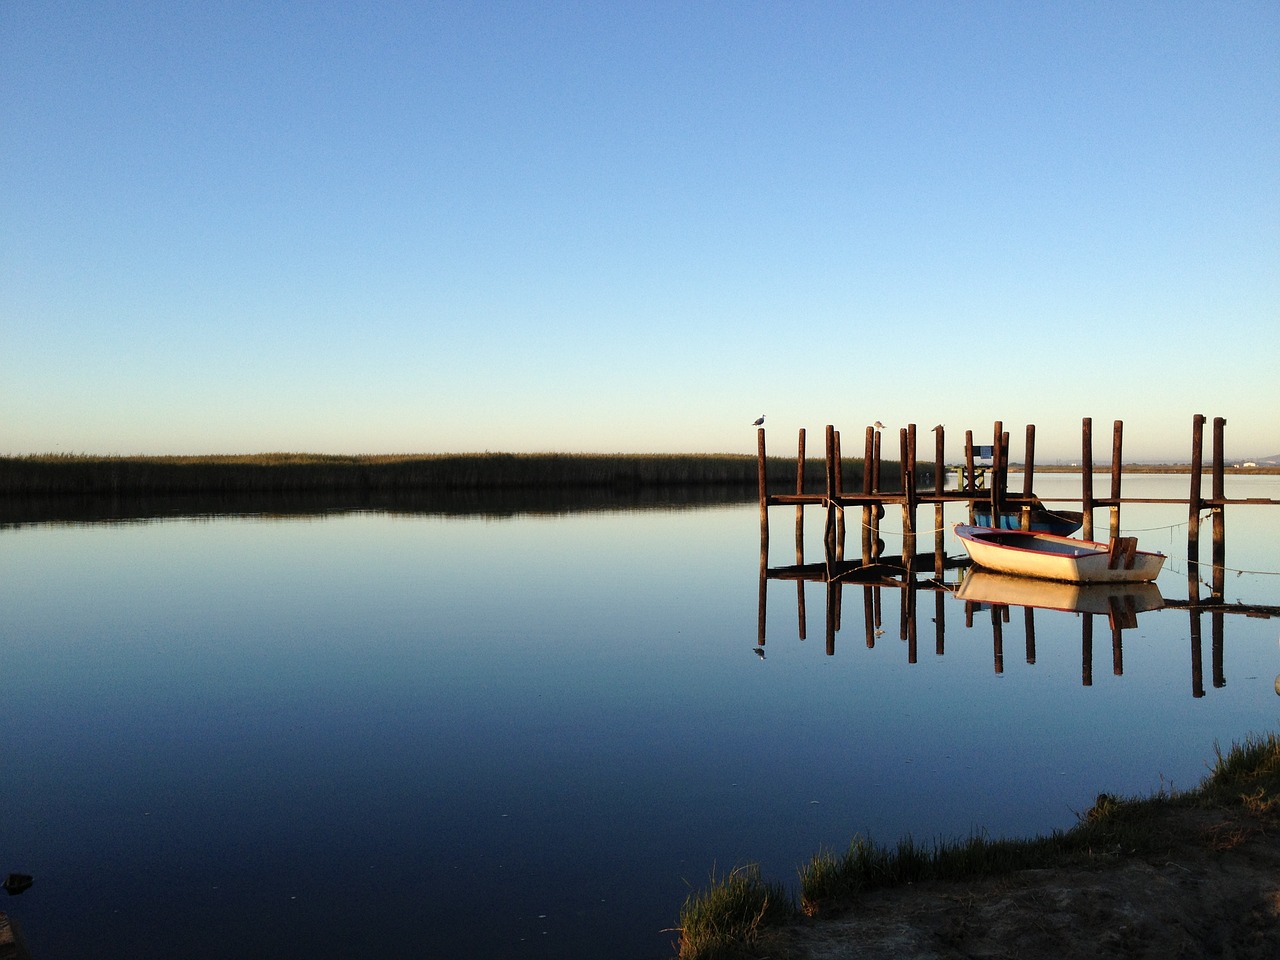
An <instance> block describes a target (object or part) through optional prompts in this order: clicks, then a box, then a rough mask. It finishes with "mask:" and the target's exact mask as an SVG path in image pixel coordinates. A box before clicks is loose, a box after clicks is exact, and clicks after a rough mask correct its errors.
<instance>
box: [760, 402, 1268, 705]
mask: <svg viewBox="0 0 1280 960" xmlns="http://www.w3.org/2000/svg"><path fill="white" fill-rule="evenodd" d="M1206 422H1207V421H1206V418H1205V417H1204V416H1201V415H1197V416H1195V417H1194V418H1193V421H1192V431H1191V457H1190V462H1191V469H1190V473H1189V475H1188V489H1187V495H1186V497H1177V498H1151V497H1127V496H1125V495H1124V492H1123V488H1124V483H1123V480H1124V477H1123V460H1122V453H1123V432H1124V427H1123V423H1122V422H1121V421H1119V420H1117V421H1115V423H1114V425H1113V428H1112V438H1111V440H1112V442H1111V461H1110V468H1109V474H1110V479H1111V483H1110V490H1109V495H1108V496H1105V497H1096V496H1095V495H1094V492H1093V488H1094V480H1095V476H1096V471H1095V469H1094V458H1093V432H1092V422H1091V420H1090V419H1089V418H1085V419H1084V420H1083V421H1082V424H1081V464H1080V473H1081V491H1080V496H1079V498H1071V499H1062V498H1048V499H1046V500H1045V501H1041V500H1040V499H1039V498H1037V497H1036V495H1035V493H1034V492H1033V483H1034V480H1035V427H1034V426H1033V425H1029V426H1027V428H1026V442H1025V453H1024V461H1023V463H1022V464H1021V465H1020V467H1021V472H1022V489H1021V490H1020V491H1016V492H1015V491H1011V490H1010V489H1009V472H1010V470H1009V465H1010V457H1009V433H1008V431H1006V430H1005V429H1004V427H1003V424H1002V423H1001V422H1000V421H997V422H996V423H995V425H994V429H993V434H992V438H991V439H992V442H991V444H990V445H985V444H984V445H977V444H975V442H974V434H973V431H971V430H970V431H965V435H964V451H963V459H962V460H961V461H960V462H959V464H958V465H957V466H954V467H950V468H949V467H948V461H947V459H946V456H945V453H946V450H945V437H944V431H943V427H942V425H938V426H936V427H934V428H933V430H932V432H933V434H934V451H933V456H934V459H933V461H932V469H929V468H928V466H926V470H927V472H928V479H929V481H930V482H927V483H926V484H925V485H923V487H922V485H921V484H919V483H918V477H919V476H920V469H919V467H920V464H919V461H918V459H917V451H916V427H915V425H914V424H911V425H908V426H906V427H903V428H901V429H900V430H899V433H898V453H899V456H900V464H901V478H902V479H901V483H900V485H899V486H898V487H897V488H896V489H885V488H883V487H882V486H881V484H880V476H881V469H880V466H881V438H882V433H883V431H882V430H881V429H880V428H877V427H867V428H866V430H865V433H864V460H863V470H862V477H861V483H860V484H859V486H860V489H857V490H848V489H846V488H845V486H844V477H843V472H842V457H841V449H840V434H839V432H838V431H837V430H836V429H835V428H834V427H833V426H830V425H828V426H827V428H826V435H825V440H826V444H825V483H824V489H822V490H820V491H813V490H806V489H805V462H806V456H805V431H804V430H803V429H802V430H800V433H799V441H798V448H797V455H796V483H795V489H794V491H786V492H771V491H769V489H768V485H767V482H766V475H765V456H766V450H765V431H764V429H763V428H760V429H759V430H758V432H757V447H758V458H759V484H760V497H759V499H760V589H759V610H758V623H759V632H758V636H757V643H758V647H759V650H760V651H761V652H762V651H763V649H764V643H765V620H766V608H767V584H768V581H770V580H782V581H790V582H795V583H796V587H797V592H796V604H797V615H798V620H799V623H798V626H799V634H800V638H801V639H804V637H805V633H806V629H807V625H806V610H805V593H804V587H805V584H806V583H821V584H824V585H825V587H826V603H825V608H826V609H825V621H826V624H825V627H826V629H825V633H826V645H827V653H828V654H834V652H835V636H836V632H837V631H838V630H839V629H840V622H841V616H842V605H843V604H842V594H843V588H844V587H846V586H848V587H861V588H862V595H863V620H864V625H865V632H866V642H867V645H868V646H873V645H874V644H875V638H876V636H877V635H878V634H879V633H882V632H883V630H880V629H879V625H880V622H881V617H880V609H881V588H886V587H888V588H898V589H899V591H900V593H899V599H900V603H901V608H902V609H901V615H900V623H901V624H902V634H903V635H902V637H901V639H903V640H905V641H906V642H907V649H908V656H909V659H910V660H911V662H914V661H915V657H916V603H917V595H918V594H919V593H920V592H921V591H924V592H925V593H931V594H932V595H933V597H934V605H933V606H934V610H933V617H932V618H931V619H932V622H933V624H934V630H935V646H936V651H937V653H939V654H941V653H942V649H943V625H944V623H945V619H946V615H945V608H944V606H943V598H944V597H945V596H946V595H947V594H949V593H951V592H952V590H953V589H954V584H952V583H948V582H947V580H946V572H947V571H948V570H954V569H956V568H959V567H965V566H968V565H969V561H968V558H967V557H947V556H946V554H945V551H944V537H945V530H944V525H943V509H944V507H945V506H946V505H947V504H949V503H966V504H968V505H969V519H970V521H972V520H973V515H974V508H975V507H976V506H978V505H982V506H984V507H986V508H987V509H989V510H990V511H991V514H992V516H993V517H1018V518H1019V521H1020V525H1021V526H1023V527H1024V528H1026V527H1027V526H1028V525H1029V522H1030V517H1031V511H1032V509H1033V508H1035V507H1038V506H1039V505H1041V503H1043V502H1052V503H1070V504H1076V503H1078V504H1079V505H1080V511H1081V513H1082V523H1081V527H1082V529H1081V533H1082V535H1083V537H1084V538H1085V539H1095V537H1094V511H1096V510H1099V509H1105V510H1108V511H1109V513H1110V523H1109V527H1110V537H1111V539H1112V540H1115V539H1116V538H1117V537H1118V536H1119V531H1120V510H1121V507H1122V506H1123V505H1125V504H1133V503H1154V504H1160V503H1165V504H1182V505H1185V506H1186V507H1187V520H1188V541H1187V558H1188V562H1187V597H1188V598H1187V600H1185V601H1176V600H1165V601H1164V602H1165V605H1166V606H1181V607H1185V608H1186V609H1187V611H1188V613H1189V615H1190V617H1191V632H1192V639H1193V647H1194V650H1195V651H1196V652H1197V653H1196V656H1195V657H1194V661H1195V664H1194V666H1193V689H1194V691H1195V695H1196V696H1203V691H1204V687H1203V682H1202V679H1201V678H1202V671H1201V670H1200V669H1199V655H1198V650H1199V638H1200V634H1201V629H1200V618H1201V616H1202V615H1206V614H1207V615H1208V616H1209V617H1210V619H1211V623H1212V627H1211V629H1212V634H1213V637H1214V651H1215V668H1214V676H1215V686H1216V685H1217V680H1218V666H1217V663H1218V661H1219V659H1220V656H1221V643H1222V640H1221V637H1222V618H1223V615H1224V614H1226V613H1241V614H1245V615H1248V616H1262V617H1271V616H1280V608H1277V607H1261V606H1258V607H1249V606H1242V605H1239V604H1232V605H1225V604H1224V603H1223V599H1222V598H1223V594H1224V590H1225V586H1224V581H1225V571H1226V567H1225V536H1226V534H1225V527H1226V523H1225V512H1226V508H1227V507H1229V506H1233V505H1240V504H1250V505H1256V504H1266V505H1280V500H1274V499H1265V498H1229V497H1227V496H1226V494H1225V476H1226V462H1225V458H1224V454H1223V432H1224V427H1225V424H1226V421H1225V420H1224V419H1223V418H1221V417H1218V418H1215V419H1214V421H1213V432H1212V449H1211V455H1210V460H1209V464H1208V470H1207V471H1206V469H1205V457H1204V427H1205V424H1206ZM980 461H989V462H988V463H985V464H984V463H980ZM952 462H953V463H954V462H955V461H952ZM1206 472H1207V473H1208V474H1209V487H1210V489H1209V494H1208V496H1206V495H1205V491H1204V474H1205V473H1206ZM949 473H956V474H957V475H958V476H959V478H960V482H959V483H958V485H957V486H956V487H955V488H954V489H946V478H947V476H948V474H949ZM1104 475H1105V474H1104ZM928 505H932V506H933V507H934V524H933V533H934V544H933V551H932V552H917V548H916V529H917V528H916V513H917V511H918V510H919V509H920V508H921V507H922V506H928ZM776 506H794V507H795V508H796V517H795V538H796V541H795V542H796V554H795V556H796V562H795V563H794V564H791V565H786V566H777V567H770V566H769V562H768V556H769V508H770V507H776ZM808 507H816V508H818V509H821V510H823V511H825V514H826V522H825V525H824V534H823V546H824V551H823V553H824V556H823V559H822V560H821V561H818V562H806V560H805V552H804V511H805V509H806V508H808ZM893 507H896V508H898V509H900V510H901V511H902V536H903V547H902V553H901V556H900V557H896V556H895V557H886V556H885V555H884V543H883V541H882V540H881V539H880V537H879V523H880V520H882V519H883V518H884V516H885V512H886V509H888V508H893ZM850 509H854V510H860V511H861V515H862V524H861V529H862V536H861V556H860V557H859V558H855V559H846V557H845V521H844V513H845V511H846V510H850ZM1206 510H1207V511H1208V512H1209V515H1210V519H1211V521H1212V556H1213V560H1212V564H1211V570H1210V578H1209V581H1206V580H1205V579H1204V578H1203V577H1202V573H1201V564H1200V562H1199V538H1200V529H1201V515H1202V513H1203V512H1204V511H1206ZM992 522H993V523H994V522H997V521H995V520H994V519H993V521H992ZM926 571H927V572H928V573H926V575H925V576H924V577H923V578H921V577H919V576H917V574H918V573H925V572H926ZM1210 581H1211V584H1212V585H1211V593H1210V595H1209V596H1208V597H1204V598H1202V597H1201V589H1200V588H1201V584H1202V583H1204V582H1210ZM997 606H999V605H997ZM975 609H976V608H975V607H974V606H972V605H970V604H969V603H968V602H966V626H968V625H971V624H972V614H973V612H974V610H975ZM993 610H994V608H993ZM1007 616H1008V607H1007V606H1005V607H1003V613H1002V614H1000V613H996V612H993V618H995V617H1003V618H1007ZM1025 618H1026V623H1027V630H1028V635H1027V642H1028V650H1029V651H1032V652H1030V653H1029V656H1030V657H1032V658H1034V652H1033V651H1034V644H1035V640H1034V625H1033V617H1032V612H1031V610H1030V608H1027V610H1026V611H1025ZM1108 619H1109V621H1110V626H1111V631H1112V640H1113V656H1114V659H1115V665H1116V668H1117V670H1119V669H1121V666H1120V665H1121V663H1122V661H1121V659H1120V657H1121V654H1120V650H1121V647H1120V631H1121V630H1122V629H1127V628H1129V627H1131V626H1132V621H1131V620H1130V618H1127V617H1121V616H1117V615H1115V612H1114V611H1113V615H1112V616H1110V617H1109V618H1108ZM993 624H995V626H994V630H995V634H996V643H997V650H996V652H995V656H996V664H997V669H999V668H1000V667H999V665H1000V664H1001V663H1002V658H1003V654H1002V652H1001V651H1000V644H1001V641H1000V625H999V623H997V622H996V620H995V619H993ZM1081 629H1082V642H1084V643H1085V651H1086V654H1087V652H1088V651H1089V650H1091V649H1092V616H1091V615H1086V616H1085V618H1084V622H1083V623H1082V627H1081ZM1085 663H1086V672H1085V682H1086V683H1089V682H1091V677H1092V670H1091V667H1089V666H1088V665H1089V664H1090V663H1091V654H1087V657H1086V661H1085Z"/></svg>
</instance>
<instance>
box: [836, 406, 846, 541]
mask: <svg viewBox="0 0 1280 960" xmlns="http://www.w3.org/2000/svg"><path fill="white" fill-rule="evenodd" d="M843 460H844V454H843V453H841V451H840V431H839V430H837V431H836V432H835V461H836V497H837V498H839V497H841V496H843V495H844V469H843V466H842V462H843ZM836 559H837V560H843V559H844V506H843V505H841V504H837V505H836Z"/></svg>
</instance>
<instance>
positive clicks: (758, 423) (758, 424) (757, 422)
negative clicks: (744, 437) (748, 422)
mask: <svg viewBox="0 0 1280 960" xmlns="http://www.w3.org/2000/svg"><path fill="white" fill-rule="evenodd" d="M762 423H764V414H763V413H762V414H760V419H759V420H757V421H756V422H755V423H753V424H752V426H753V427H758V426H760V425H761V424H762Z"/></svg>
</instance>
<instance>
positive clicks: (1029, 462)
mask: <svg viewBox="0 0 1280 960" xmlns="http://www.w3.org/2000/svg"><path fill="white" fill-rule="evenodd" d="M1026 448H1027V454H1026V458H1025V459H1026V463H1024V464H1023V465H1022V499H1023V504H1022V522H1021V523H1020V524H1019V526H1020V527H1022V529H1023V530H1030V529H1031V498H1032V497H1034V496H1035V475H1036V425H1035V424H1034V423H1028V424H1027V440H1026ZM1028 609H1030V608H1028Z"/></svg>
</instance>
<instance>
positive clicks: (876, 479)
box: [871, 430, 883, 493]
mask: <svg viewBox="0 0 1280 960" xmlns="http://www.w3.org/2000/svg"><path fill="white" fill-rule="evenodd" d="M871 459H872V462H873V464H874V470H873V473H872V474H871V492H872V493H879V492H880V491H881V490H882V489H883V487H881V486H880V431H879V430H877V431H876V432H875V437H874V438H873V447H872V453H871Z"/></svg>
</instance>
